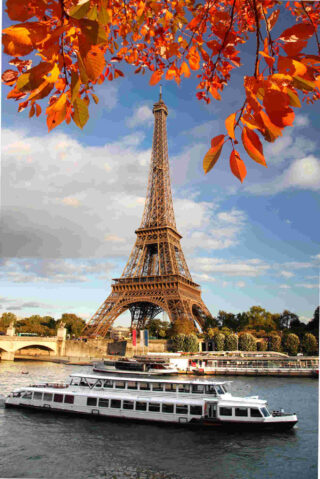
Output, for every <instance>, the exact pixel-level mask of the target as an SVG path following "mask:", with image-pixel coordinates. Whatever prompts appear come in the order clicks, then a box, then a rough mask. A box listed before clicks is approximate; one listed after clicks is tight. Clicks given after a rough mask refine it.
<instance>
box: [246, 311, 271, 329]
mask: <svg viewBox="0 0 320 479" xmlns="http://www.w3.org/2000/svg"><path fill="white" fill-rule="evenodd" d="M247 315H248V320H249V323H248V327H249V328H250V329H254V330H256V331H259V330H261V329H263V330H264V331H272V330H273V329H275V328H276V323H275V322H274V321H273V320H272V315H271V313H269V312H268V311H266V310H265V309H263V308H261V306H252V307H251V308H250V310H249V311H248V313H247Z"/></svg>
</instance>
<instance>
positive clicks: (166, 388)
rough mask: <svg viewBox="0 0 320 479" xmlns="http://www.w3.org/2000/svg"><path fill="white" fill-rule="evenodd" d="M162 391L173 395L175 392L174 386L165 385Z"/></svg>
mask: <svg viewBox="0 0 320 479" xmlns="http://www.w3.org/2000/svg"><path fill="white" fill-rule="evenodd" d="M164 390H165V391H166V392H172V393H175V392H176V384H171V383H165V385H164Z"/></svg>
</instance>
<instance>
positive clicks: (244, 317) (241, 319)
mask: <svg viewBox="0 0 320 479" xmlns="http://www.w3.org/2000/svg"><path fill="white" fill-rule="evenodd" d="M236 319H237V328H236V331H243V330H244V329H245V328H246V327H247V326H248V324H249V318H248V314H247V313H238V314H237V316H236Z"/></svg>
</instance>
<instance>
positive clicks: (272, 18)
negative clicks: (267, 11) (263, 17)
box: [267, 9, 280, 31]
mask: <svg viewBox="0 0 320 479" xmlns="http://www.w3.org/2000/svg"><path fill="white" fill-rule="evenodd" d="M279 14H280V10H279V9H277V10H274V11H273V12H272V13H271V15H270V17H269V18H268V20H267V25H268V28H269V31H271V30H272V29H273V27H274V26H275V24H276V23H277V20H278V18H279Z"/></svg>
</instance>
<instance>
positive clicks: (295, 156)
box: [0, 24, 320, 323]
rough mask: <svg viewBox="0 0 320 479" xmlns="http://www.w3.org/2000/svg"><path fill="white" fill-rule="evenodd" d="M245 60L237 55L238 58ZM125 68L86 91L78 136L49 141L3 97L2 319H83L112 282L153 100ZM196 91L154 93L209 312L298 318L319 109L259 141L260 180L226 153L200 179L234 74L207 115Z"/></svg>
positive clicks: (306, 311)
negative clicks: (240, 171) (68, 315)
mask: <svg viewBox="0 0 320 479" xmlns="http://www.w3.org/2000/svg"><path fill="white" fill-rule="evenodd" d="M280 26H281V25H280ZM282 26H283V28H285V25H284V24H282ZM250 56H251V50H250V48H248V50H247V51H246V53H245V55H242V58H243V61H247V60H250ZM5 62H6V59H4V66H5ZM124 71H125V73H126V77H125V78H124V79H117V80H115V81H113V82H106V83H105V84H103V85H101V86H98V87H97V89H96V93H97V95H98V96H99V98H100V102H99V104H98V105H97V106H95V105H92V106H91V107H90V119H89V121H88V124H87V125H86V126H85V128H84V129H83V131H81V130H79V129H78V128H77V127H75V126H74V125H73V124H70V125H69V126H67V125H60V126H59V127H58V128H56V129H55V130H53V131H52V132H51V133H47V128H46V125H45V119H44V117H43V116H41V117H40V118H32V119H31V120H30V119H29V118H28V112H27V111H24V112H22V113H20V114H18V113H17V112H16V108H17V104H16V103H15V102H10V101H8V100H6V99H5V97H6V94H7V91H8V89H7V88H6V87H4V88H3V99H2V226H3V227H2V234H1V240H0V247H1V257H2V259H1V261H2V266H1V271H0V285H1V290H0V306H1V309H0V312H5V311H13V312H15V313H16V314H17V315H18V316H19V317H24V316H28V315H31V314H41V315H44V314H49V315H52V316H54V317H56V318H58V317H59V316H60V314H61V313H63V312H73V313H76V314H79V315H82V316H83V317H84V318H89V317H90V316H91V315H92V314H93V313H94V312H95V311H96V309H97V308H98V307H99V306H100V304H101V303H102V302H103V301H104V299H105V298H106V297H107V296H108V295H109V293H110V291H111V288H110V283H111V279H112V278H115V277H118V276H119V275H121V273H122V269H123V268H124V266H125V263H126V260H127V257H128V255H129V254H130V251H131V248H132V246H133V244H134V241H135V234H134V230H135V229H136V228H137V227H138V226H139V224H140V221H141V215H142V211H143V206H144V197H145V192H146V186H147V176H148V167H149V161H150V152H151V144H152V131H153V115H152V111H151V109H152V105H153V103H154V102H155V101H156V100H157V98H158V90H159V89H158V87H150V86H149V84H148V81H149V75H145V76H139V75H134V76H128V75H127V73H128V72H129V69H126V68H125V69H124ZM195 86H196V78H195V75H193V76H192V77H191V78H190V79H189V80H186V81H184V82H182V85H181V87H178V86H177V85H175V84H174V83H173V82H164V84H163V90H164V92H163V97H164V100H165V102H166V104H167V106H168V109H169V116H168V125H167V126H168V142H169V157H170V166H171V177H172V188H173V198H174V207H175V213H176V220H177V228H178V231H179V232H180V233H181V234H182V235H183V240H182V246H183V249H184V252H185V256H186V259H187V262H188V265H189V268H190V270H191V273H192V276H193V279H194V280H195V281H196V282H198V283H199V284H200V285H201V287H202V295H203V299H204V301H205V303H206V305H207V306H208V308H209V310H210V311H211V313H212V314H213V315H216V314H217V313H218V311H219V310H220V309H222V310H227V311H230V312H234V313H237V312H241V311H246V310H248V309H249V308H250V307H251V306H252V305H261V306H262V307H264V308H266V309H268V310H269V311H271V312H282V311H283V310H284V309H289V310H291V311H292V312H294V313H296V314H298V315H299V316H300V319H302V320H304V321H308V320H309V319H310V318H311V317H312V315H313V311H314V309H315V308H316V306H317V305H318V304H319V262H320V249H319V185H320V160H319V150H320V140H319V113H320V111H319V105H313V106H308V105H305V106H304V107H303V108H302V109H301V111H299V109H296V122H295V126H294V127H293V128H287V131H286V132H285V133H284V135H283V137H281V138H279V140H278V141H276V142H275V143H274V144H266V143H265V144H264V149H265V156H266V159H267V164H268V168H267V169H266V168H264V167H262V166H260V165H258V164H256V163H255V162H254V161H252V160H251V159H250V158H248V157H247V156H246V155H245V154H243V150H241V148H240V149H239V151H240V154H242V158H243V159H244V161H245V163H246V166H247V170H248V174H247V177H246V179H245V181H244V183H243V184H240V182H239V181H238V180H237V179H236V178H235V177H234V176H233V175H232V174H231V172H230V170H229V154H228V153H229V152H228V150H227V149H226V150H225V151H223V153H222V155H221V157H220V159H219V161H218V163H217V165H216V167H215V168H214V169H213V170H212V171H211V172H210V173H209V174H208V175H206V176H205V175H204V173H203V171H202V158H203V156H204V154H205V153H206V151H207V149H208V146H209V143H210V139H211V138H212V137H213V136H215V135H217V134H221V133H224V132H225V131H224V120H225V118H226V117H227V116H228V115H229V114H230V113H231V112H232V111H234V110H235V109H237V108H239V107H240V106H241V104H242V101H243V100H242V94H243V92H242V87H241V78H240V74H237V73H235V74H234V78H233V80H232V82H231V83H230V85H229V86H228V87H227V88H226V90H225V93H224V95H223V99H222V101H221V102H217V101H214V102H212V103H211V104H210V105H209V106H207V105H205V104H204V103H201V102H199V101H198V100H197V99H196V97H195ZM43 109H44V108H43ZM125 318H126V317H122V318H119V319H118V320H117V323H124V322H127V319H125Z"/></svg>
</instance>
